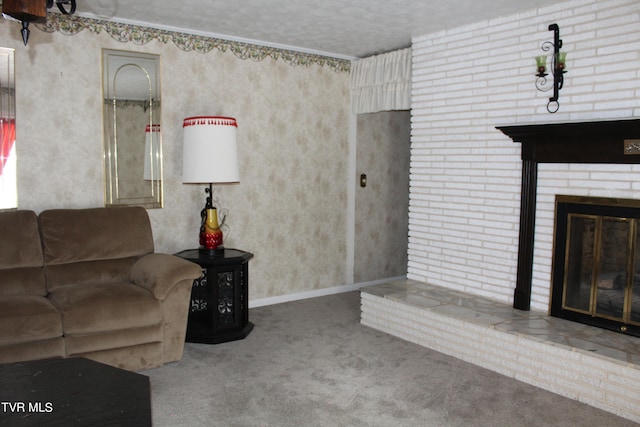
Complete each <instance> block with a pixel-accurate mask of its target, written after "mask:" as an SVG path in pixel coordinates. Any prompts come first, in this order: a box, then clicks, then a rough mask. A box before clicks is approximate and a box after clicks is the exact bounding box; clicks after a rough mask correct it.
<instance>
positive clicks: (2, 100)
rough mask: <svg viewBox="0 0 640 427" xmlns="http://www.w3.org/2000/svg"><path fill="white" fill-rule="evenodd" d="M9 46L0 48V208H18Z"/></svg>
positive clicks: (12, 68)
mask: <svg viewBox="0 0 640 427" xmlns="http://www.w3.org/2000/svg"><path fill="white" fill-rule="evenodd" d="M14 83H15V76H14V66H13V49H8V48H4V47H0V144H1V145H0V209H11V208H17V207H18V185H17V171H16V147H15V145H16V144H15V142H16V91H15V84H14Z"/></svg>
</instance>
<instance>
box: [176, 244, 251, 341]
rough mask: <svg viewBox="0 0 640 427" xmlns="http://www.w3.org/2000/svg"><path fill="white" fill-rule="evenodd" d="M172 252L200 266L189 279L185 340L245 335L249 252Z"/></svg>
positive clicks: (217, 338) (247, 321) (246, 331)
mask: <svg viewBox="0 0 640 427" xmlns="http://www.w3.org/2000/svg"><path fill="white" fill-rule="evenodd" d="M176 256H178V257H180V258H184V259H186V260H188V261H191V262H195V263H196V264H198V265H200V267H202V277H200V278H199V279H196V280H194V281H193V288H192V290H191V308H190V310H189V321H188V324H187V337H186V341H188V342H197V343H207V344H217V343H222V342H227V341H234V340H239V339H243V338H245V337H246V336H247V335H249V333H250V332H251V330H252V329H253V323H251V322H249V260H250V259H251V258H253V254H251V253H249V252H245V251H241V250H238V249H230V248H225V249H221V250H218V251H215V252H212V251H201V250H199V249H188V250H185V251H182V252H178V253H177V254H176Z"/></svg>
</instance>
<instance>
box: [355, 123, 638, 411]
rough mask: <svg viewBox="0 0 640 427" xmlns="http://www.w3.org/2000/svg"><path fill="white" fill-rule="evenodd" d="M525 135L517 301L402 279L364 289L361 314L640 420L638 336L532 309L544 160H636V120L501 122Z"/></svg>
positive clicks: (518, 137) (373, 323) (515, 135)
mask: <svg viewBox="0 0 640 427" xmlns="http://www.w3.org/2000/svg"><path fill="white" fill-rule="evenodd" d="M499 129H500V130H501V131H502V132H504V133H505V134H506V135H508V136H510V137H511V138H512V139H513V140H514V142H517V143H522V162H523V163H522V192H521V205H520V206H521V210H520V212H521V213H520V235H519V247H518V268H517V278H516V286H515V292H514V303H513V307H509V306H508V305H505V304H503V303H499V302H495V301H493V300H489V299H486V298H482V297H478V296H472V295H468V294H463V293H459V292H455V291H452V290H449V289H445V288H441V287H436V286H431V285H429V284H426V283H421V282H416V281H412V280H406V281H401V282H393V283H388V284H383V285H378V286H374V287H370V288H365V289H363V290H362V293H361V295H362V296H361V305H362V313H361V322H362V324H364V325H367V326H370V327H373V328H376V329H379V330H381V331H384V332H387V333H389V334H392V335H395V336H398V337H400V338H403V339H406V340H408V341H412V342H415V343H417V344H420V345H423V346H425V347H428V348H432V349H434V350H437V351H440V352H442V353H445V354H449V355H451V356H454V357H457V358H460V359H462V360H465V361H467V362H470V363H473V364H476V365H479V366H482V367H484V368H487V369H490V370H493V371H496V372H499V373H501V374H504V375H507V376H510V377H513V378H515V379H518V380H520V381H523V382H526V383H529V384H532V385H535V386H538V387H540V388H543V389H546V390H549V391H552V392H555V393H557V394H560V395H563V396H567V397H570V398H573V399H576V400H578V401H581V402H584V403H586V404H589V405H592V406H595V407H598V408H600V409H603V410H606V411H609V412H612V413H615V414H617V415H619V416H621V417H624V418H627V419H629V420H632V421H635V422H640V338H637V337H632V336H627V335H623V334H620V333H616V332H611V331H608V330H604V329H600V328H596V327H593V326H587V325H583V324H580V323H575V322H571V321H568V320H564V319H558V318H554V317H550V316H548V315H547V314H546V313H541V312H531V311H529V308H530V298H531V281H532V268H533V243H534V230H535V212H536V193H537V169H538V164H539V163H554V162H555V163H610V164H614V163H617V164H620V163H624V164H630V163H640V154H631V155H630V154H628V153H625V142H626V143H627V144H629V143H632V145H633V143H634V142H635V143H638V144H640V120H621V121H605V122H586V123H569V124H551V125H526V126H510V127H502V128H499Z"/></svg>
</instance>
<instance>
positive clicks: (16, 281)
mask: <svg viewBox="0 0 640 427" xmlns="http://www.w3.org/2000/svg"><path fill="white" fill-rule="evenodd" d="M0 236H2V239H0V295H20V294H35V295H43V296H44V295H46V293H47V291H46V288H45V284H44V273H43V271H42V265H43V256H42V245H41V244H40V234H39V232H38V219H37V217H36V214H35V212H33V211H25V210H17V211H3V212H0Z"/></svg>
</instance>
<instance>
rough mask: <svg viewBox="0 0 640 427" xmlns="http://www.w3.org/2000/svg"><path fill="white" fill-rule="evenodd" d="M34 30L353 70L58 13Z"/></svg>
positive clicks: (331, 61) (340, 63)
mask: <svg viewBox="0 0 640 427" xmlns="http://www.w3.org/2000/svg"><path fill="white" fill-rule="evenodd" d="M35 26H36V27H37V28H39V29H40V30H42V31H45V32H48V33H53V32H56V31H59V32H61V33H62V34H65V35H75V34H77V33H79V32H80V31H83V30H85V29H86V30H89V31H90V32H92V33H96V34H99V33H100V32H102V31H104V32H106V33H107V34H109V35H110V36H111V37H112V38H113V39H114V40H117V41H119V42H122V43H135V44H137V45H144V44H147V43H149V42H150V41H152V40H158V41H160V42H162V43H168V42H169V41H171V42H173V43H174V44H175V45H176V46H177V47H178V48H179V49H181V50H183V51H186V52H191V51H194V52H199V53H207V52H210V51H211V50H213V49H218V50H220V51H222V52H226V51H230V52H232V53H233V54H234V55H235V56H237V57H238V58H240V59H251V60H253V61H262V60H263V59H266V58H272V59H274V60H278V59H281V60H283V61H285V62H286V63H287V64H289V65H295V66H305V67H308V66H310V65H314V64H315V65H319V66H321V67H322V66H327V67H329V68H331V69H332V70H334V71H336V72H349V70H350V69H351V61H349V60H346V59H338V58H331V57H328V56H322V55H317V54H310V53H303V52H296V51H293V50H286V49H278V48H274V47H268V46H260V45H255V44H250V43H242V42H235V41H230V40H224V39H219V38H215V37H207V36H198V35H193V34H187V33H179V32H175V31H169V30H160V29H156V28H150V27H142V26H139V25H131V24H122V23H117V22H110V21H104V20H99V19H93V18H85V17H80V16H76V15H74V16H66V15H62V14H59V13H49V14H48V15H47V22H46V23H42V24H35Z"/></svg>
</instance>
